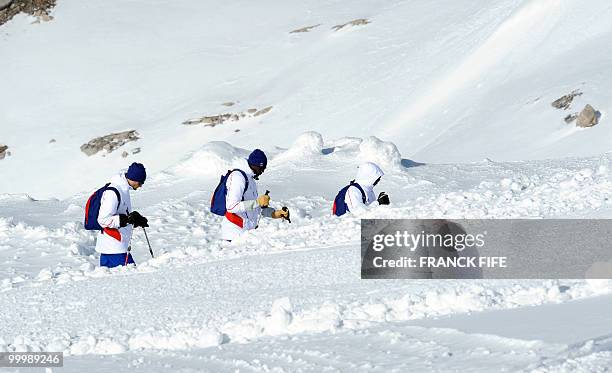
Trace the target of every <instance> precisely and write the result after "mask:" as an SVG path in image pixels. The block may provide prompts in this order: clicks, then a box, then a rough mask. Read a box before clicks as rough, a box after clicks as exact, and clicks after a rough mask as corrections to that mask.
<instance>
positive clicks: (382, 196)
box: [378, 192, 391, 205]
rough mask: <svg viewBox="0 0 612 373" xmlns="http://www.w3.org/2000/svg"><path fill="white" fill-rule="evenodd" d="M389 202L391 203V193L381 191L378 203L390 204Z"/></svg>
mask: <svg viewBox="0 0 612 373" xmlns="http://www.w3.org/2000/svg"><path fill="white" fill-rule="evenodd" d="M389 203H391V202H390V201H389V195H388V194H387V193H385V192H380V194H379V195H378V204H379V205H388V204H389Z"/></svg>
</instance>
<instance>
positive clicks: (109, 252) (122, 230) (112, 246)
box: [96, 162, 149, 268]
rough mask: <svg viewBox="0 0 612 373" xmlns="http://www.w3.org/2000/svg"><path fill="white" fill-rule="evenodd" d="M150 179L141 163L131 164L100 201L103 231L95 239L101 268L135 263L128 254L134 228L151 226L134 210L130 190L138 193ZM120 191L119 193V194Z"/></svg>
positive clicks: (113, 179) (99, 220) (113, 181)
mask: <svg viewBox="0 0 612 373" xmlns="http://www.w3.org/2000/svg"><path fill="white" fill-rule="evenodd" d="M146 178H147V173H146V170H145V168H144V166H143V165H142V164H141V163H135V162H134V163H132V164H131V165H130V167H129V168H128V170H127V172H126V173H119V174H118V175H115V176H113V178H111V180H110V184H109V185H107V186H106V190H104V192H103V194H102V198H101V201H100V212H99V215H98V223H99V224H100V226H101V227H102V230H101V231H100V232H99V233H98V237H97V240H96V251H97V252H99V253H100V266H101V267H109V268H112V267H117V266H122V265H128V264H135V263H134V259H133V258H132V254H130V253H129V250H130V248H129V246H130V241H131V239H132V230H133V228H138V227H143V228H144V227H148V226H149V224H148V220H147V218H145V217H144V216H142V215H140V214H139V213H138V212H137V211H131V210H132V203H131V201H130V193H129V191H130V189H133V190H137V189H138V188H140V187H141V186H142V185H143V184H144V182H145V179H146ZM117 192H118V193H117Z"/></svg>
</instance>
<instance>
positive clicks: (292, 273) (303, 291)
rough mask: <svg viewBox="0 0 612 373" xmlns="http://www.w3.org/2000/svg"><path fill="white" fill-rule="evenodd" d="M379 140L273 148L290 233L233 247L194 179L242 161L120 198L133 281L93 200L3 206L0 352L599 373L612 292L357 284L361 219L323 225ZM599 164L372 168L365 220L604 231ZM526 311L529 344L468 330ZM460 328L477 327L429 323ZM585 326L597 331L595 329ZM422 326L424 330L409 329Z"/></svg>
mask: <svg viewBox="0 0 612 373" xmlns="http://www.w3.org/2000/svg"><path fill="white" fill-rule="evenodd" d="M319 140H320V141H319ZM378 142H380V140H378V139H372V138H370V139H365V140H362V139H358V138H342V139H337V140H325V138H323V136H322V135H320V134H317V133H313V132H309V133H306V134H304V135H302V136H300V137H299V138H298V140H296V141H295V142H294V145H292V146H290V147H289V148H288V149H286V150H283V149H278V150H277V151H276V153H274V154H271V155H270V162H269V167H268V169H267V170H266V172H265V173H264V175H263V176H262V178H261V180H260V182H259V183H260V188H261V189H262V190H263V189H269V190H270V191H271V194H270V195H271V197H272V205H274V206H276V205H278V206H280V205H281V204H283V205H287V206H288V207H289V208H290V209H291V211H292V212H293V214H292V223H291V224H289V223H287V222H283V221H276V220H265V221H263V222H262V223H261V224H260V228H259V229H257V230H254V231H251V232H249V233H247V234H246V235H245V236H244V237H241V238H240V239H239V240H236V241H235V242H232V243H231V244H221V243H219V241H218V239H219V233H220V232H219V228H220V224H219V223H220V222H219V218H218V217H217V216H215V215H212V214H211V213H210V212H208V203H209V197H210V194H211V192H212V189H213V188H214V187H215V185H216V182H217V181H218V175H215V174H213V173H212V172H211V173H203V172H200V171H199V170H198V167H195V166H197V165H198V164H200V165H201V166H202V167H205V166H206V167H211V168H212V169H218V170H222V169H224V167H226V165H227V164H229V163H230V161H231V160H232V159H235V158H236V157H240V156H242V155H244V154H245V153H246V150H245V149H240V148H235V147H233V146H232V145H230V144H228V143H219V142H214V143H210V144H206V145H204V146H203V148H202V149H201V150H199V151H196V152H194V153H193V155H192V156H191V157H187V158H185V159H184V160H182V161H181V162H179V163H178V164H176V165H174V166H172V167H170V168H169V170H168V171H166V172H162V173H159V174H157V175H154V176H153V177H152V178H151V180H150V182H147V183H146V184H145V187H144V188H142V189H141V190H139V191H136V192H132V195H133V205H134V206H135V208H137V209H139V211H141V212H142V213H143V214H144V215H145V216H148V217H149V218H150V224H151V227H150V228H149V229H148V234H149V237H150V239H151V245H152V246H153V248H154V251H155V253H156V258H154V259H151V258H150V257H149V256H148V249H147V246H146V243H145V239H144V235H143V233H142V231H140V230H137V231H136V234H135V237H134V238H133V241H132V245H133V248H134V256H135V258H136V262H137V263H138V265H137V266H136V267H129V268H120V269H111V270H108V269H102V268H99V267H98V266H97V265H96V262H97V257H96V254H95V252H94V251H93V243H94V241H93V240H94V235H93V234H91V233H89V232H86V231H84V230H83V228H82V223H81V222H80V220H81V219H82V215H83V209H82V207H81V206H80V205H82V202H83V201H84V200H85V199H86V197H87V194H85V193H83V194H79V195H76V196H74V197H71V198H68V199H65V200H41V201H37V200H32V199H30V198H25V197H21V196H12V197H11V196H5V197H4V198H3V199H1V200H0V208H1V209H2V211H3V213H5V214H6V215H8V216H9V217H3V218H2V219H1V220H0V238H2V244H1V245H0V262H1V263H3V265H2V267H1V271H0V276H1V278H2V280H0V304H1V305H2V311H3V312H2V313H1V314H0V325H1V327H0V336H1V339H0V350H2V351H40V350H53V351H63V352H64V353H65V354H66V363H65V368H63V369H65V370H67V371H83V370H90V369H94V367H95V370H96V371H104V370H105V369H108V370H114V371H133V370H141V371H147V372H155V371H160V372H161V371H166V370H168V369H172V370H176V371H185V372H188V371H211V372H217V371H235V370H239V371H267V370H272V371H320V370H331V371H387V370H396V371H405V370H406V369H415V370H419V371H427V370H445V369H457V367H459V368H461V369H468V368H469V370H471V371H490V370H492V369H493V367H494V366H501V367H503V368H504V369H506V370H520V369H525V370H539V371H559V370H563V369H565V370H566V371H575V368H576V364H577V363H576V359H581V360H584V361H585V363H584V364H587V365H583V364H582V363H581V364H579V366H580V367H581V369H582V368H583V367H585V366H586V367H588V368H584V371H593V369H594V370H595V371H597V369H600V368H601V367H605V366H607V364H609V362H610V361H611V359H612V347H611V345H610V343H609V338H610V337H609V336H611V335H612V328H611V327H610V326H609V325H612V323H610V322H609V321H611V320H610V319H609V317H610V316H609V312H608V310H609V309H610V308H609V307H610V306H611V305H612V298H610V296H609V294H611V293H612V292H611V290H612V282H610V281H601V280H599V281H580V280H529V281H526V280H504V281H499V280H498V281H495V280H480V281H478V280H474V281H452V280H448V281H440V280H431V281H428V280H419V281H416V280H413V281H392V280H388V281H380V280H361V279H360V276H359V267H360V250H359V242H358V241H359V238H358V237H359V220H358V219H357V218H355V217H350V216H349V217H345V218H340V219H339V218H336V217H333V216H331V214H330V209H331V205H332V199H333V196H334V195H335V192H336V191H337V189H339V188H340V187H341V186H342V185H343V184H344V183H346V182H348V180H350V179H351V178H352V177H353V176H354V174H355V172H356V160H357V159H359V158H360V157H362V156H364V155H369V156H375V157H378V159H386V161H387V162H383V163H384V164H388V165H390V164H395V161H396V160H397V154H396V151H397V150H396V151H391V152H389V149H396V148H395V146H394V145H393V144H392V143H389V144H384V143H381V144H382V146H380V147H379V152H378V153H375V152H374V150H372V149H374V148H373V147H364V146H363V145H364V144H368V143H378ZM321 143H322V144H323V145H322V146H321ZM317 148H320V149H321V150H320V151H319V152H318V153H317V151H316V149H317ZM364 148H365V149H367V150H366V151H364ZM300 155H303V156H300ZM400 159H401V156H400ZM609 161H610V159H609V157H608V156H607V155H602V156H600V157H593V158H576V159H564V160H557V161H546V162H543V161H529V162H527V161H525V162H516V163H495V162H482V163H476V164H463V165H461V164H457V165H418V164H415V163H413V162H411V161H409V160H407V159H403V160H400V162H399V165H398V166H396V167H388V168H384V170H385V176H384V177H383V181H382V182H381V183H380V185H379V186H378V188H379V189H380V190H385V191H387V192H388V193H389V194H390V195H391V196H392V200H393V204H392V205H390V206H380V207H378V208H375V209H372V210H371V211H369V212H368V216H370V217H386V218H388V217H396V216H403V217H432V216H436V217H437V216H446V217H458V218H459V217H489V218H505V217H525V216H529V217H534V218H547V217H582V216H584V214H586V213H592V214H597V215H599V216H601V217H609V216H610V215H612V213H611V212H612V208H611V204H612V202H611V201H609V197H608V196H609V195H610V191H612V182H611V180H610V177H611V176H610V170H609V166H608V164H609ZM177 170H180V172H179V171H177ZM188 170H192V171H188ZM589 299H594V300H596V302H598V307H597V308H594V309H595V310H596V311H592V309H593V308H592V307H590V306H584V307H585V309H587V308H588V309H590V310H591V313H593V314H594V315H595V316H589V317H588V318H585V319H581V318H580V317H576V319H572V320H571V323H567V324H563V327H564V329H562V331H559V330H554V328H552V327H550V323H549V324H546V323H543V322H536V321H535V320H537V318H542V319H544V320H550V319H551V317H550V316H549V313H550V314H554V315H557V317H560V316H559V315H562V314H563V313H564V312H565V313H566V314H568V313H569V314H576V313H579V312H578V311H576V313H573V312H572V311H573V310H574V308H575V307H578V310H580V306H574V305H575V304H578V305H580V303H576V302H582V301H586V300H589ZM549 304H556V305H557V306H556V307H558V309H559V310H560V312H557V311H556V309H552V311H551V308H547V307H548V306H547V307H544V306H545V305H549ZM526 306H537V307H534V308H533V309H534V311H528V313H527V314H528V316H529V317H526V318H521V319H520V320H521V321H522V322H525V323H526V326H525V327H524V328H523V329H519V328H503V327H501V326H499V325H500V324H496V323H495V322H492V321H490V320H491V319H494V320H496V317H497V316H492V317H489V318H486V317H485V316H486V315H487V314H486V313H482V315H484V316H483V317H484V319H483V320H485V321H483V323H484V324H483V323H480V322H478V317H480V316H479V315H480V314H481V312H483V311H487V312H489V313H493V315H496V313H497V312H499V313H500V317H505V316H504V315H506V314H505V313H503V312H506V311H505V310H515V309H516V310H520V309H522V308H523V307H526ZM566 308H567V310H568V311H564V310H565V309H566ZM532 314H533V316H532ZM454 315H464V316H463V317H465V318H467V320H471V318H474V320H476V321H469V322H468V321H461V322H453V321H452V319H451V321H450V322H446V323H444V324H440V325H441V326H437V325H436V324H435V318H436V317H442V316H446V317H455V316H454ZM594 317H597V318H600V319H602V320H603V321H599V322H595V325H596V326H593V320H594ZM428 320H429V321H428ZM487 320H488V321H487ZM596 320H597V319H596ZM425 321H428V322H433V323H434V324H433V325H434V326H428V325H427V324H423V325H420V324H416V325H415V324H414V323H415V322H425ZM486 324H490V325H492V327H491V328H490V329H486V328H485V326H486ZM483 325H485V326H483ZM501 325H503V323H502V324H501ZM483 328H484V329H483ZM481 329H483V330H481ZM559 335H563V336H564V339H563V340H562V341H559V340H557V339H555V336H559ZM593 367H594V368H593Z"/></svg>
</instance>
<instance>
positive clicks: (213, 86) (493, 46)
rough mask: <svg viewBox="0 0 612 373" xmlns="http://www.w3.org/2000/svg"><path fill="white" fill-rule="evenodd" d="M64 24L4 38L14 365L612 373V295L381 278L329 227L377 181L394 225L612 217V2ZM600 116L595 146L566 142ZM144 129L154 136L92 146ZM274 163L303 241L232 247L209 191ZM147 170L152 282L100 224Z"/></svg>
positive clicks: (135, 10) (6, 320)
mask: <svg viewBox="0 0 612 373" xmlns="http://www.w3.org/2000/svg"><path fill="white" fill-rule="evenodd" d="M52 15H53V16H54V20H53V21H51V22H47V23H45V22H43V23H37V24H33V23H32V22H33V21H34V19H33V18H31V17H27V16H25V15H19V16H17V17H15V18H14V19H13V20H12V21H10V22H8V23H7V24H5V25H2V26H0V56H2V64H1V66H0V82H2V86H3V87H4V88H5V89H2V90H0V128H1V129H2V131H0V144H7V145H8V146H9V147H10V148H9V150H10V151H11V155H10V156H7V157H6V158H5V159H3V160H0V180H1V181H0V351H63V352H64V354H65V356H66V358H65V362H64V367H63V368H61V369H53V371H62V372H63V371H65V372H90V371H91V372H93V371H96V372H98V371H99V372H113V373H120V372H147V373H148V372H167V371H173V372H226V371H227V372H235V371H240V372H243V371H244V372H323V371H330V372H406V371H418V372H426V371H462V372H463V371H466V372H491V371H529V372H604V371H607V370H609V369H610V366H612V319H611V316H610V315H611V313H610V310H611V309H612V281H607V280H591V281H585V280H563V279H560V280H503V281H502V280H473V281H452V280H447V281H443V280H410V281H407V280H406V281H400V280H361V279H360V276H359V268H360V250H359V246H360V243H359V238H358V237H359V232H360V225H359V223H360V221H359V219H357V218H355V217H352V216H346V217H343V218H336V217H333V216H331V206H332V201H333V198H334V196H335V194H336V193H337V191H338V190H339V189H340V188H341V187H342V186H344V185H346V184H347V183H348V182H349V181H350V180H352V179H353V178H354V177H355V174H356V171H357V166H358V165H359V164H360V163H361V162H365V161H372V162H375V163H377V164H378V165H380V166H381V168H382V169H383V170H384V172H385V176H384V177H383V179H382V181H381V183H380V184H379V185H378V186H377V187H376V191H377V192H379V191H385V192H387V193H388V194H389V195H390V198H391V201H392V203H391V205H389V206H378V207H376V208H372V209H371V210H369V211H368V212H367V214H366V215H365V216H363V217H369V218H611V217H612V200H611V199H610V195H612V174H611V171H612V169H611V167H612V166H611V165H610V161H611V156H610V154H608V153H607V151H608V150H609V144H610V138H611V135H612V132H611V131H610V130H609V129H608V128H609V126H608V124H609V123H608V120H607V113H609V112H610V103H611V102H612V100H611V99H612V93H611V92H610V90H609V89H607V88H608V87H609V86H610V84H611V83H612V81H611V80H610V76H612V74H610V73H611V72H612V71H611V70H612V60H611V59H610V58H609V53H608V52H607V49H606V48H605V47H606V46H607V45H608V44H609V40H610V37H611V36H612V35H611V33H612V21H611V20H612V5H610V3H609V2H606V1H603V0H592V1H590V2H588V3H585V2H580V1H578V0H499V1H495V2H485V1H479V2H475V1H467V0H458V1H453V2H449V1H441V0H434V1H417V0H390V1H385V2H375V1H353V2H351V4H350V6H347V3H346V2H340V1H336V0H334V1H321V0H306V1H301V2H295V1H292V2H278V1H270V0H264V1H258V2H248V1H245V0H236V1H231V2H224V3H219V2H208V1H195V0H185V1H181V2H173V1H169V0H158V1H155V2H150V1H144V0H132V1H129V2H125V1H122V2H112V4H111V3H109V2H93V1H81V0H58V5H57V7H56V8H55V9H54V10H53V11H52ZM359 18H366V19H368V20H369V22H370V23H368V24H366V25H358V26H346V27H344V28H342V29H341V30H339V31H334V30H332V27H333V26H335V25H338V24H344V23H346V22H348V21H351V20H354V19H359ZM317 24H320V26H318V27H315V28H313V29H312V30H311V31H310V32H307V33H289V32H290V31H291V30H294V29H297V28H301V27H305V26H312V25H317ZM575 89H580V90H581V91H582V92H583V94H582V95H581V96H578V97H576V98H575V99H574V102H573V103H572V105H571V108H570V109H569V110H558V109H554V108H552V107H551V105H550V103H551V102H552V101H553V100H555V99H557V98H559V97H561V96H563V95H565V94H567V93H569V92H571V91H572V90H575ZM226 102H234V103H235V104H234V105H233V106H224V105H222V104H223V103H226ZM586 103H591V104H592V105H593V106H594V107H595V108H596V109H597V110H599V111H600V113H601V118H600V121H601V122H600V124H599V125H597V126H595V127H593V128H589V129H577V128H575V127H574V126H573V124H570V125H568V124H565V123H564V121H563V117H564V116H565V115H567V114H569V113H572V112H575V111H579V110H581V109H582V107H584V105H585V104H586ZM269 106H272V109H271V110H270V111H269V112H268V113H266V114H263V115H260V116H246V117H244V118H242V119H240V120H239V121H237V122H232V121H229V122H226V123H223V124H220V125H218V126H215V127H213V128H211V127H204V126H201V125H200V126H185V125H182V124H181V123H182V122H183V121H184V120H187V119H190V118H195V117H201V116H204V115H216V114H222V113H237V112H247V110H248V109H251V108H257V109H263V108H265V107H269ZM128 129H135V130H137V131H138V132H139V134H140V136H141V139H140V140H138V141H137V142H134V143H130V144H128V145H125V146H124V147H122V148H120V149H119V150H117V151H115V152H113V153H110V154H106V153H105V152H101V153H99V154H97V155H94V156H91V157H87V156H86V155H85V154H83V153H82V152H81V151H80V150H79V147H80V145H82V144H84V143H86V142H87V141H89V140H91V139H92V138H94V137H97V136H102V135H106V134H109V133H111V132H117V131H122V130H128ZM236 130H239V131H238V132H236ZM52 138H53V139H55V140H56V142H53V143H50V142H49V140H50V139H52ZM135 147H140V148H141V152H140V153H138V154H135V155H129V156H128V158H122V157H121V152H122V151H123V150H128V151H129V150H131V149H133V148H135ZM255 147H258V148H261V149H263V150H265V151H266V153H267V154H268V159H269V164H268V168H267V169H266V172H265V173H264V175H263V176H262V177H261V180H260V181H259V182H258V187H259V190H260V191H262V192H263V191H265V190H270V191H271V193H270V196H271V198H272V202H271V204H272V206H273V207H280V206H288V207H289V209H290V210H291V218H292V223H291V224H289V223H287V222H285V221H280V220H271V219H266V220H262V221H261V223H260V227H259V228H258V229H257V230H254V231H251V232H248V233H247V234H246V235H244V236H243V237H241V238H240V239H238V240H236V241H234V242H232V243H231V244H225V243H224V244H222V243H220V242H219V234H220V219H221V218H220V217H218V216H216V215H213V214H211V213H210V212H209V201H210V196H211V193H212V191H213V189H214V188H215V186H216V184H217V182H218V180H219V176H220V175H221V174H223V173H225V172H226V170H227V169H228V168H230V167H231V165H232V164H233V163H234V161H235V160H236V159H238V158H244V157H246V156H247V155H248V153H249V152H250V151H251V150H252V149H253V148H255ZM132 161H141V162H143V163H145V165H146V167H147V170H148V173H149V177H148V179H147V182H146V183H145V185H144V187H143V188H141V189H140V190H138V191H134V192H132V204H133V206H134V208H135V209H136V210H138V211H140V212H141V213H142V214H143V215H145V216H147V217H148V218H149V223H150V225H151V227H150V228H149V229H148V230H147V232H148V236H149V238H150V240H151V245H152V247H153V250H154V252H155V258H154V259H152V258H150V256H149V253H148V248H147V245H146V241H145V237H144V234H143V232H142V230H136V232H135V234H134V237H133V239H132V246H133V255H134V257H135V260H136V262H137V266H135V267H134V266H130V267H127V268H118V269H111V270H108V269H102V268H99V267H98V265H97V262H98V257H97V254H96V253H95V251H94V242H95V241H94V240H95V235H94V233H92V232H88V231H85V230H84V229H83V225H82V220H83V213H84V210H83V206H84V204H85V201H86V199H87V197H88V196H89V194H90V193H91V192H92V191H93V190H95V189H96V188H98V187H100V186H101V185H103V184H104V183H105V182H107V181H108V178H109V177H110V176H112V175H113V174H115V173H116V171H117V170H118V169H121V168H125V167H126V166H127V165H129V163H131V162H132ZM0 371H4V370H3V368H0ZM7 371H11V372H13V371H20V372H21V371H23V372H26V371H31V370H30V369H21V370H19V369H12V370H7Z"/></svg>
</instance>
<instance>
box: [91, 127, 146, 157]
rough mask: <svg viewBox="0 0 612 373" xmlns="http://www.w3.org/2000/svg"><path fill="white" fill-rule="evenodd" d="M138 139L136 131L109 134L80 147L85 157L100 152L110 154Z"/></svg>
mask: <svg viewBox="0 0 612 373" xmlns="http://www.w3.org/2000/svg"><path fill="white" fill-rule="evenodd" d="M138 139H139V137H138V132H136V130H129V131H124V132H117V133H111V134H110V135H106V136H101V137H96V138H95V139H93V140H91V141H89V142H88V143H87V144H83V145H81V151H82V152H83V153H85V154H87V156H92V155H94V154H96V153H98V152H100V151H102V150H105V151H106V152H107V153H112V152H113V151H114V150H116V149H118V148H120V147H122V146H123V145H125V144H127V143H128V142H132V141H136V140H138Z"/></svg>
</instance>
